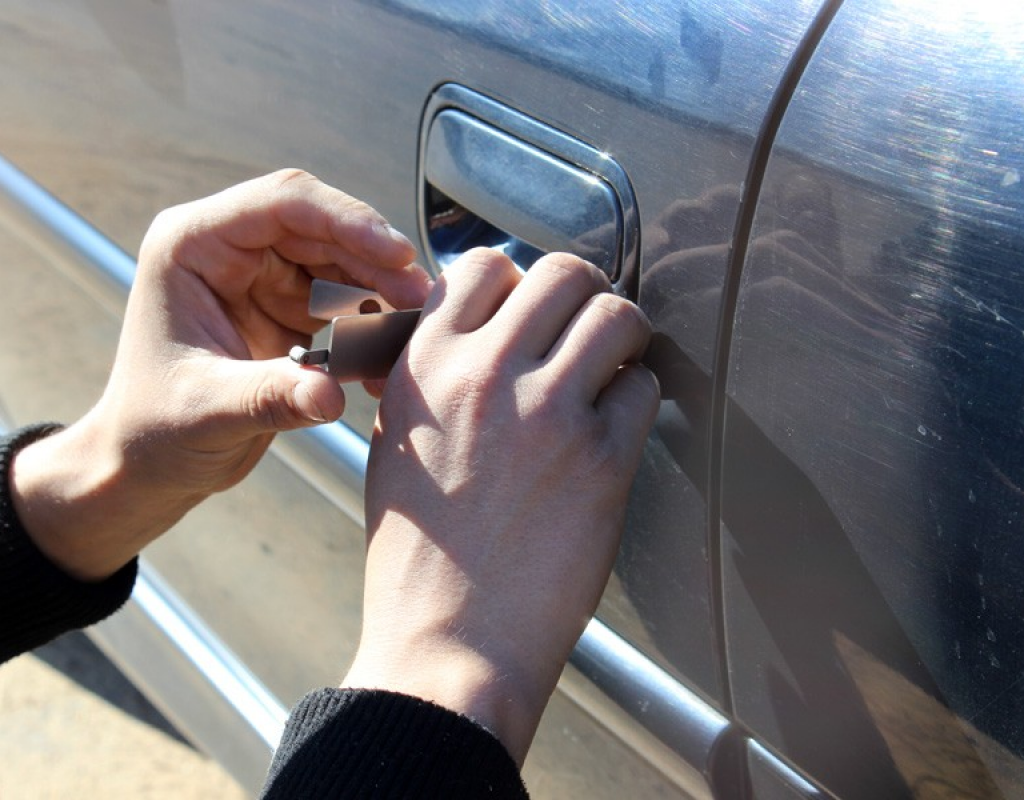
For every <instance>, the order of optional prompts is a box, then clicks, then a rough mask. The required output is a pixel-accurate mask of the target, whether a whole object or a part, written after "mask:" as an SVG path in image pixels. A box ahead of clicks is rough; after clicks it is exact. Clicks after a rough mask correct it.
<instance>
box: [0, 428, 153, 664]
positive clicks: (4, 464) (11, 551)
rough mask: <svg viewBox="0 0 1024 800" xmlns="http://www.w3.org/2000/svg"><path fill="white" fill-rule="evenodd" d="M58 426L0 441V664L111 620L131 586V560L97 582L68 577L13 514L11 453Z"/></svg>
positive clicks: (133, 570)
mask: <svg viewBox="0 0 1024 800" xmlns="http://www.w3.org/2000/svg"><path fill="white" fill-rule="evenodd" d="M59 428H60V426H59V425H54V424H50V423H47V424H40V425H33V426H30V427H28V428H22V429H21V430H18V431H15V432H14V433H13V434H11V435H10V436H7V437H4V438H2V439H0V662H3V661H7V660H8V659H10V658H13V657H14V656H16V655H18V654H19V653H23V652H25V651H27V650H31V649H32V648H33V647H38V646H39V645H41V644H44V643H46V642H48V641H49V640H51V639H53V638H54V637H56V636H58V635H60V634H62V633H64V632H65V631H69V630H71V629H72V628H82V627H85V626H87V625H91V624H93V623H94V622H99V621H100V620H101V619H104V618H105V617H108V616H110V615H111V614H112V613H114V612H115V611H116V610H117V609H119V608H120V607H121V606H122V605H124V603H125V601H126V600H127V599H128V597H129V595H131V592H132V587H133V586H134V585H135V575H136V571H137V560H134V559H133V560H132V561H131V562H130V563H129V564H127V565H125V566H124V567H122V568H121V569H120V570H118V571H117V572H116V573H114V574H113V575H111V576H110V577H109V578H107V579H106V580H104V581H100V582H98V583H85V582H82V581H79V580H76V579H74V578H72V577H71V576H70V575H67V574H66V573H64V572H63V571H61V570H60V569H59V568H58V567H56V566H55V565H54V564H53V563H51V562H50V561H49V560H48V559H47V558H46V556H44V555H43V554H42V553H41V552H40V551H39V550H38V549H37V548H36V546H35V544H34V543H33V542H32V540H31V539H30V538H29V536H28V534H27V533H26V532H25V529H24V528H23V527H22V525H21V522H20V520H19V519H18V517H17V514H16V513H15V511H14V503H13V501H12V499H11V490H10V481H9V477H10V467H11V462H12V460H13V459H14V455H15V453H17V452H18V450H20V449H21V448H23V447H27V446H28V445H30V444H31V443H32V442H34V441H37V440H38V439H41V438H43V437H44V436H48V435H49V434H51V433H53V432H54V431H56V430H59Z"/></svg>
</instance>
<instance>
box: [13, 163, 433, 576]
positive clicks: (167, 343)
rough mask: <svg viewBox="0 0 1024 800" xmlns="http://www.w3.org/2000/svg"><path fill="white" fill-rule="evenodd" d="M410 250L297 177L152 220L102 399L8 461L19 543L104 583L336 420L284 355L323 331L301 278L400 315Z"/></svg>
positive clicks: (335, 394)
mask: <svg viewBox="0 0 1024 800" xmlns="http://www.w3.org/2000/svg"><path fill="white" fill-rule="evenodd" d="M414 256H415V250H414V248H413V246H412V245H411V244H410V243H409V241H408V240H407V239H406V238H405V237H404V236H402V235H401V234H399V233H397V232H396V231H394V230H393V229H392V228H391V227H390V226H389V225H388V224H387V223H386V222H385V220H384V219H383V218H382V217H381V216H380V215H379V214H378V213H377V212H376V211H374V210H373V209H372V208H370V207H369V206H367V205H365V204H364V203H361V202H360V201H358V200H355V199H354V198H352V197H349V196H348V195H345V194H343V193H342V192H340V191H338V190H336V189H333V188H331V187H329V186H326V185H325V184H323V183H321V182H320V181H318V180H317V179H316V178H314V177H312V176H311V175H308V174H306V173H303V172H300V171H297V170H283V171H280V172H276V173H274V174H272V175H268V176H265V177H262V178H258V179H256V180H253V181H249V182H247V183H244V184H241V185H239V186H235V187H233V188H231V189H228V190H226V191H224V192H221V193H219V194H217V195H214V196H212V197H209V198H206V199H203V200H198V201H195V202H192V203H188V204H185V205H181V206H177V207H175V208H171V209H168V210H167V211H164V212H162V213H161V214H160V215H159V216H158V217H157V218H156V220H155V221H154V223H153V225H152V226H151V227H150V230H149V231H148V233H147V234H146V237H145V239H144V241H143V243H142V247H141V252H140V256H139V267H138V272H137V275H136V279H135V283H134V286H133V288H132V292H131V296H130V298H129V301H128V307H127V310H126V312H125V321H124V328H123V330H122V335H121V342H120V344H119V346H118V352H117V357H116V360H115V363H114V367H113V370H112V372H111V376H110V381H109V383H108V385H107V387H106V390H105V392H104V394H103V396H102V398H101V400H100V401H99V403H98V404H97V405H96V406H95V407H94V408H93V409H92V410H91V411H90V412H89V413H88V414H87V415H86V416H85V417H84V418H83V419H82V420H80V421H79V422H78V423H76V424H75V425H73V426H71V427H70V428H68V429H67V430H65V431H63V432H61V433H59V434H57V435H55V436H53V437H50V438H48V439H45V440H43V441H41V442H37V443H36V444H34V445H32V446H30V447H29V448H26V449H25V450H24V451H22V453H20V454H19V455H18V457H17V459H16V461H15V466H14V480H13V483H14V488H15V502H16V505H17V507H18V511H19V515H20V516H21V518H22V519H23V521H25V522H26V528H27V529H28V530H29V532H30V534H32V535H33V537H34V538H36V540H37V543H38V544H39V545H40V547H41V548H42V549H43V550H44V552H46V553H47V555H49V556H50V557H51V559H53V560H54V561H56V562H57V563H58V564H59V565H60V566H62V567H64V568H65V569H66V570H67V571H69V572H71V573H72V574H75V575H77V576H79V577H83V578H87V579H89V578H92V579H95V578H101V577H104V576H105V575H108V574H110V573H111V572H113V571H114V570H116V569H117V568H118V567H119V566H121V565H122V564H124V563H126V562H127V561H129V560H130V559H131V558H132V557H133V556H134V555H135V554H136V553H137V552H138V551H139V550H140V549H141V547H142V546H143V545H144V544H146V543H147V542H148V541H150V540H151V539H153V538H155V537H156V536H157V535H159V534H160V533H162V532H163V531H164V530H166V528H167V527H169V526H170V525H171V524H173V522H174V521H176V520H177V519H178V518H180V517H181V516H182V515H183V514H184V513H185V512H186V511H187V510H188V509H189V508H191V507H192V506H194V505H195V504H196V503H198V502H199V501H200V500H202V499H203V498H205V497H206V496H208V495H209V494H211V493H213V492H217V491H220V490H223V489H225V488H228V487H230V486H232V485H234V484H236V483H237V482H238V481H240V480H241V479H242V478H243V477H245V476H246V475H247V474H248V473H249V471H250V470H251V469H252V467H253V466H254V465H255V464H256V462H257V461H258V460H259V459H260V457H261V456H262V455H263V453H264V452H265V451H266V449H267V447H268V446H269V444H270V442H271V440H272V438H273V436H274V434H275V433H276V432H278V431H283V430H289V429H294V428H299V427H304V426H310V425H315V424H317V423H322V422H327V421H331V420H335V419H337V418H338V417H340V416H341V413H342V411H343V410H344V394H343V392H342V389H341V387H339V386H338V384H337V382H336V381H335V380H334V379H333V378H331V377H330V376H329V375H327V374H326V373H324V372H322V371H320V370H314V369H302V368H300V367H298V366H297V365H296V364H294V363H293V362H292V361H291V360H289V359H288V358H287V353H288V351H289V349H290V348H291V347H293V346H294V345H303V346H308V345H309V343H310V339H311V335H312V334H313V333H314V332H315V331H316V330H317V329H318V328H319V327H321V326H322V325H323V322H321V321H318V320H315V319H312V318H311V317H310V316H309V314H308V302H309V292H310V283H311V281H312V278H313V277H321V278H327V279H330V280H335V281H341V282H345V283H351V284H355V285H358V286H363V287H366V288H371V289H375V290H376V291H378V292H380V293H381V295H382V296H383V297H384V299H386V300H387V301H388V302H389V303H391V304H392V305H394V306H396V307H398V308H408V307H412V306H415V305H419V304H422V302H423V300H424V298H425V297H426V295H427V293H428V291H429V288H430V280H429V278H428V276H427V274H426V273H425V272H424V271H423V270H422V269H421V268H420V267H418V266H416V265H414V264H413V263H412V260H413V258H414ZM85 465H88V469H85V468H84V467H85ZM55 501H56V502H55ZM72 509H73V510H74V512H73V514H71V515H70V518H69V514H68V513H67V512H68V511H69V510H72ZM90 510H95V511H96V512H97V513H98V516H97V517H96V518H95V519H94V518H93V516H92V515H91V514H90V513H89V511H90Z"/></svg>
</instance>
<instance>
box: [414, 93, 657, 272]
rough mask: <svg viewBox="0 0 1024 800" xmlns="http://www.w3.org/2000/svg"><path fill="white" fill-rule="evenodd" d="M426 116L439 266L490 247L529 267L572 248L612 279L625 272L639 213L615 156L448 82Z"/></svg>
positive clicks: (425, 150)
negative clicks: (543, 257)
mask: <svg viewBox="0 0 1024 800" xmlns="http://www.w3.org/2000/svg"><path fill="white" fill-rule="evenodd" d="M425 120H426V121H425V123H424V130H423V133H422V136H421V150H420V166H421V169H420V172H421V177H422V185H423V196H422V203H421V206H422V209H421V210H422V214H421V220H420V222H421V225H422V227H423V233H424V237H423V238H424V240H425V244H426V245H427V247H426V249H427V251H428V256H429V257H430V259H431V260H432V261H433V264H434V266H435V267H436V268H438V269H443V268H444V267H445V266H447V264H449V263H450V262H451V261H452V260H454V259H455V258H457V257H458V256H459V255H461V254H462V253H463V252H465V251H466V250H468V249H470V248H472V247H477V246H486V247H494V248H496V249H499V250H502V251H504V252H505V253H507V254H508V255H509V256H510V257H511V258H512V260H513V261H515V262H516V264H517V265H519V266H520V267H521V268H523V269H526V268H528V267H529V266H530V265H531V264H532V263H533V261H535V260H536V259H537V258H538V257H539V256H540V255H542V254H543V253H545V252H553V251H565V252H571V253H575V254H576V255H579V256H581V257H583V258H586V259H587V260H589V261H592V262H593V263H595V264H596V265H597V266H599V267H600V268H601V269H603V270H604V271H605V272H606V273H607V274H608V275H609V277H611V278H612V280H613V281H615V280H618V279H619V278H620V277H621V276H622V275H623V274H625V273H626V272H628V270H626V269H624V265H625V264H627V262H632V260H633V259H634V257H635V245H636V240H637V232H636V230H635V228H636V214H635V208H634V202H633V194H632V189H631V187H630V186H629V182H628V180H626V177H625V173H624V172H622V169H621V168H620V167H619V166H618V164H616V162H615V161H614V160H613V159H611V158H609V157H608V156H607V155H605V154H603V153H600V152H599V151H598V150H596V149H594V148H592V147H590V146H588V145H586V144H584V143H583V142H580V141H579V140H577V139H574V138H573V137H570V136H568V135H566V134H564V133H561V132H560V131H557V130H555V129H553V128H551V127H549V126H547V125H544V124H542V123H540V122H538V121H536V120H533V119H531V118H529V117H526V116H525V115H523V114H520V113H519V112H517V111H514V110H512V109H510V108H507V107H505V106H503V105H501V104H499V103H497V102H495V101H493V100H490V99H489V98H485V97H483V96H481V95H478V94H476V93H475V92H471V91H469V90H467V89H464V88H463V87H458V86H451V85H449V86H445V87H442V88H441V89H440V90H439V91H438V92H437V93H436V94H435V96H434V98H432V100H431V103H430V104H428V108H427V113H426V115H425Z"/></svg>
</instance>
